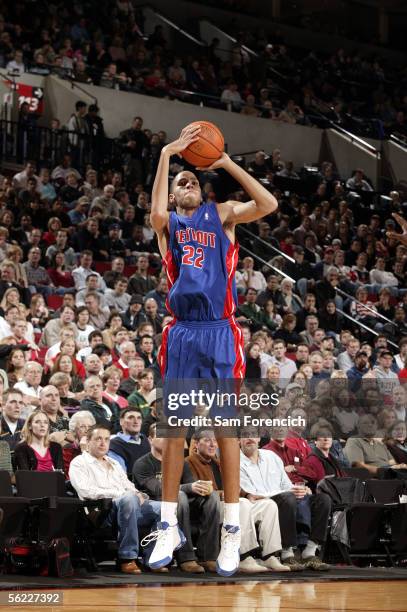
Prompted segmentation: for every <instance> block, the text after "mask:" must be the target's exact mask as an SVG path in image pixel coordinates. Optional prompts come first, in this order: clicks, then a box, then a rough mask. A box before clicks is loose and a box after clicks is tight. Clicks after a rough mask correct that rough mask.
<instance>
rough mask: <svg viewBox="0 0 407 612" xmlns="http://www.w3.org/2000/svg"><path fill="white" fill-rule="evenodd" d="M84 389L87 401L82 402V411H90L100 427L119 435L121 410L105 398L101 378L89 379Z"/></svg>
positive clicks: (93, 377)
mask: <svg viewBox="0 0 407 612" xmlns="http://www.w3.org/2000/svg"><path fill="white" fill-rule="evenodd" d="M84 387H85V399H83V400H82V401H81V410H88V411H89V412H91V413H92V414H93V416H94V417H95V419H96V423H97V424H98V425H103V427H107V428H108V429H109V430H110V431H111V432H112V433H117V432H118V431H119V430H120V408H119V406H118V405H117V404H116V402H110V401H109V400H107V399H106V398H104V397H103V385H102V381H101V380H100V378H99V376H90V377H89V378H87V379H86V380H85V383H84Z"/></svg>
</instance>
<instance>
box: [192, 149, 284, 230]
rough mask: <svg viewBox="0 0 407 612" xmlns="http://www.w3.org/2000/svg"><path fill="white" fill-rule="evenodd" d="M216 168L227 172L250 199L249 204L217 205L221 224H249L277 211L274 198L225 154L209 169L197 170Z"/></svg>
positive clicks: (229, 202)
mask: <svg viewBox="0 0 407 612" xmlns="http://www.w3.org/2000/svg"><path fill="white" fill-rule="evenodd" d="M218 168H223V169H224V170H226V171H227V172H229V174H230V175H231V176H233V178H234V179H236V180H237V181H238V183H240V184H241V186H242V187H243V189H244V190H245V192H246V193H248V194H249V196H250V197H251V198H252V199H251V200H250V201H249V202H233V201H228V202H224V203H223V204H219V206H218V210H219V215H220V217H221V219H222V221H223V223H230V224H232V225H234V224H236V223H250V222H251V221H256V219H261V218H262V217H265V216H266V215H269V214H270V213H273V212H274V211H276V210H277V207H278V202H277V200H276V198H275V197H274V196H273V195H272V194H271V193H270V192H269V191H267V189H265V187H263V185H262V184H261V183H259V181H257V180H256V179H255V178H253V177H252V176H250V174H248V173H247V172H246V170H243V168H241V167H240V166H238V165H237V164H235V162H234V161H232V160H231V159H230V157H229V155H227V154H226V153H223V154H222V157H221V158H220V159H218V160H217V161H216V162H215V163H214V164H212V165H211V166H210V167H209V168H199V170H208V169H209V170H217V169H218Z"/></svg>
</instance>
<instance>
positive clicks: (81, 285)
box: [72, 250, 106, 291]
mask: <svg viewBox="0 0 407 612" xmlns="http://www.w3.org/2000/svg"><path fill="white" fill-rule="evenodd" d="M92 264H93V255H92V251H89V250H85V251H82V253H81V255H80V265H79V266H78V267H77V268H75V269H74V270H73V271H72V276H73V279H74V281H75V289H76V290H77V291H80V290H81V289H86V279H87V277H88V276H89V274H96V275H97V276H98V277H100V274H98V272H95V271H94V270H92ZM99 286H100V289H101V290H102V291H103V290H105V289H106V284H105V281H104V280H103V278H101V277H100V280H99Z"/></svg>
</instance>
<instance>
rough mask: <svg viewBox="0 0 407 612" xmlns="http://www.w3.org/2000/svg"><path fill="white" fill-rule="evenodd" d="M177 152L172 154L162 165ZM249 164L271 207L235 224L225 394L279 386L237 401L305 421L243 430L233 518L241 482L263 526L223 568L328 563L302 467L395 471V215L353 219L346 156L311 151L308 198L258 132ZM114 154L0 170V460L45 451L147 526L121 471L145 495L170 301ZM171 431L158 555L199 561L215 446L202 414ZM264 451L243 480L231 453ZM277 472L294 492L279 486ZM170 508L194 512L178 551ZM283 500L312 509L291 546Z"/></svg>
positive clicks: (400, 264)
mask: <svg viewBox="0 0 407 612" xmlns="http://www.w3.org/2000/svg"><path fill="white" fill-rule="evenodd" d="M132 129H133V131H134V132H136V135H134V134H133V136H131V137H129V142H136V141H137V139H138V138H139V139H140V141H141V140H143V142H148V135H149V133H148V130H144V131H143V129H142V119H141V118H135V119H134V122H133V128H132ZM70 151H71V153H72V148H70ZM73 153H74V151H73ZM171 167H172V166H171ZM178 169H179V160H178V162H177V165H176V167H175V169H174V168H173V167H172V170H173V171H176V170H178ZM248 170H249V172H251V173H252V174H253V175H255V176H256V177H257V178H260V179H262V180H266V181H267V182H268V185H269V188H270V189H272V190H273V191H274V194H275V196H276V198H277V200H278V202H279V209H278V211H277V213H276V214H274V215H271V216H270V217H266V218H264V219H262V220H261V221H259V222H256V223H253V224H251V225H249V226H248V231H249V233H247V232H246V233H245V232H244V231H243V230H240V235H239V242H240V243H241V247H242V251H241V260H240V262H239V265H238V271H237V273H236V289H237V294H238V307H237V312H236V317H237V320H238V321H239V323H240V325H241V328H242V333H243V338H244V345H245V352H246V363H247V371H246V382H245V385H244V387H243V388H242V393H243V394H244V393H246V394H247V396H248V397H249V398H250V397H251V396H252V394H254V393H258V391H259V386H260V387H261V388H265V389H266V390H267V392H269V393H270V394H275V395H276V396H277V397H278V398H279V402H278V406H277V407H276V408H275V409H273V410H271V409H270V408H268V409H267V410H266V409H264V410H263V409H261V410H259V411H258V414H257V413H256V416H260V417H267V416H277V417H284V416H290V417H292V418H294V417H297V418H298V417H300V418H301V417H302V419H303V422H304V425H298V426H290V427H287V428H284V427H283V428H280V429H267V428H262V429H261V430H260V431H259V432H255V433H254V434H253V432H251V433H250V432H249V433H248V434H245V435H244V436H243V438H242V441H241V448H242V461H241V464H242V468H241V486H242V492H241V495H242V500H244V501H242V509H241V511H242V517H243V518H242V520H243V521H247V525H250V524H251V520H252V518H250V517H251V515H250V512H249V514H247V512H248V511H249V510H250V507H251V506H247V504H246V501H247V500H248V501H249V503H250V504H252V505H253V508H254V507H256V512H257V514H256V517H257V518H258V519H259V520H260V521H264V530H265V533H267V534H268V539H266V540H264V539H263V540H262V541H263V544H264V547H265V549H264V551H263V553H264V554H263V556H262V557H261V558H258V559H257V560H255V559H254V558H253V554H252V553H253V547H254V540H253V538H256V537H257V536H256V534H255V533H253V532H250V531H249V532H246V531H244V538H245V539H244V543H245V546H244V549H245V550H242V559H241V571H246V572H249V573H250V572H258V571H268V570H270V569H274V570H275V569H277V570H279V571H285V569H287V568H289V569H290V571H296V570H299V569H302V568H303V566H304V565H307V563H308V567H310V568H312V569H316V570H323V569H328V568H327V567H325V565H326V564H323V563H322V561H321V559H320V558H319V557H318V555H317V554H316V550H317V547H318V546H319V545H321V544H323V543H324V541H325V540H326V537H327V525H328V517H329V512H330V506H329V504H327V502H326V500H325V501H323V500H321V498H320V497H318V495H316V494H315V491H316V484H317V482H318V481H319V480H320V479H321V478H322V477H323V476H324V475H332V474H336V475H338V476H340V475H343V473H344V472H345V470H346V469H347V468H349V466H353V467H361V468H365V469H366V470H368V472H369V473H370V474H371V475H372V476H380V477H386V475H388V474H389V473H394V472H395V470H398V471H399V473H400V474H403V473H404V469H405V466H406V465H407V445H406V438H407V432H406V421H407V394H406V389H407V387H406V386H405V385H403V383H404V382H405V379H406V372H407V324H406V314H407V298H406V295H407V290H406V284H405V267H406V261H407V256H406V248H405V246H403V245H402V244H399V243H398V241H397V240H396V239H394V238H391V237H389V236H388V235H387V232H388V231H392V230H393V231H394V230H395V225H396V224H395V221H394V220H393V219H392V218H391V216H390V213H389V216H384V217H383V214H382V213H381V214H376V213H375V212H374V211H372V210H370V209H369V210H370V213H369V218H368V217H367V216H366V210H367V209H366V210H365V211H364V213H363V219H362V222H360V223H359V222H358V221H357V220H355V219H358V215H359V213H360V211H358V210H357V207H355V206H352V205H350V203H349V202H350V201H349V194H355V193H359V194H362V195H363V194H364V193H368V194H369V193H370V191H369V189H370V188H371V187H370V182H369V179H368V177H365V175H364V173H363V170H362V169H358V170H357V171H356V172H355V174H354V176H353V177H351V178H350V179H349V180H348V181H347V182H346V181H341V180H340V177H338V176H337V175H336V174H335V173H334V172H333V169H332V166H331V165H330V164H328V163H324V164H322V166H321V168H320V169H319V174H318V185H317V187H316V188H315V189H314V190H313V191H312V192H311V193H310V194H309V196H307V197H305V196H298V195H296V194H295V193H291V194H290V195H287V193H288V192H282V191H281V190H280V189H278V188H277V187H276V186H275V185H274V182H273V181H277V178H278V177H282V178H284V179H288V180H290V181H291V184H294V185H295V184H296V183H295V181H297V183H298V184H299V183H302V182H303V181H302V179H301V178H300V177H299V175H298V174H297V173H296V172H295V170H294V168H293V165H292V164H290V162H285V161H284V160H283V159H282V158H281V154H280V152H279V150H277V149H276V150H274V151H273V153H272V155H270V156H267V155H265V154H264V153H263V152H261V151H259V152H258V154H257V155H256V156H255V158H254V160H253V161H252V162H250V163H249V164H248ZM132 172H133V173H134V175H133V178H132V177H131V176H130V178H129V177H128V176H127V179H128V180H127V182H126V181H125V180H124V175H123V173H122V172H120V171H116V172H113V171H112V170H111V169H107V170H106V171H105V172H104V173H101V172H99V173H98V172H97V171H96V170H95V169H93V168H92V167H90V166H89V167H88V169H87V170H86V174H85V175H84V176H83V175H81V173H80V172H79V171H78V169H77V168H76V167H75V165H74V162H73V158H72V156H71V155H70V154H66V155H65V156H64V157H63V159H62V160H61V161H60V163H59V164H58V165H56V166H55V167H54V168H46V167H42V168H41V167H38V166H37V165H36V163H35V162H27V164H26V166H25V168H24V169H23V170H22V171H20V172H18V173H16V174H15V175H14V176H11V177H7V176H2V178H1V193H2V200H1V202H2V204H1V212H0V257H1V261H0V300H1V301H0V308H1V316H0V359H1V363H0V365H1V368H0V387H1V389H2V391H4V395H3V396H2V397H3V400H2V418H1V429H0V442H1V460H0V467H2V468H5V469H8V470H10V472H13V471H14V470H16V469H17V470H18V469H30V470H38V471H49V470H54V469H58V470H63V471H64V473H65V475H66V478H67V479H68V478H70V480H71V482H72V484H73V486H74V488H75V489H76V490H77V492H78V494H79V496H80V497H89V496H90V497H92V495H94V496H95V497H100V496H102V497H103V496H106V497H109V496H112V491H116V493H115V494H114V495H113V497H114V498H115V499H116V502H117V503H115V504H114V506H113V510H112V512H113V513H115V516H116V518H117V517H120V516H121V513H122V512H124V511H126V512H127V510H128V504H129V503H131V511H132V512H134V513H135V516H137V517H138V520H139V521H140V525H141V524H143V525H144V526H146V525H149V524H151V525H152V524H153V523H154V520H156V519H157V516H158V514H157V512H158V510H157V508H158V506H154V505H151V504H150V505H148V506H145V508H144V510H143V512H144V513H147V514H143V512H142V511H141V510H140V508H141V507H142V505H143V503H144V501H145V500H144V498H143V496H142V494H141V493H137V495H136V497H135V496H134V492H135V489H134V486H137V487H138V488H139V490H140V491H141V492H144V493H146V494H147V495H149V496H150V498H151V499H152V500H156V501H159V499H160V496H161V482H160V461H161V452H162V438H160V437H159V436H158V435H157V433H156V427H157V426H158V425H157V423H158V421H159V414H160V404H161V395H160V370H159V366H158V363H157V351H158V348H159V346H160V343H161V333H162V330H163V327H164V326H165V325H166V324H167V323H168V322H170V321H171V316H170V314H169V312H168V311H167V309H166V297H167V294H168V283H167V278H166V272H165V270H164V269H163V267H162V264H161V258H160V256H159V252H158V251H159V250H158V245H157V242H156V238H155V236H154V234H153V232H152V229H151V225H150V222H149V211H150V196H149V193H148V188H147V187H146V184H145V183H144V182H136V180H137V179H138V180H139V181H145V180H146V177H147V176H148V172H146V168H145V166H144V164H143V158H142V159H141V160H137V159H136V160H135V163H134V167H133V169H132ZM152 176H154V175H152ZM201 179H202V182H203V184H204V186H203V191H202V193H203V198H204V199H205V200H206V201H213V202H214V201H216V200H217V194H216V189H217V187H216V185H217V183H216V180H215V177H214V176H213V174H212V175H211V174H210V173H207V174H206V173H203V174H202V175H201ZM209 179H211V180H212V182H213V184H212V183H210V182H209ZM293 181H294V183H293ZM347 185H348V186H347ZM231 197H233V199H237V200H239V199H240V200H241V199H244V198H245V194H243V193H241V192H239V191H237V192H234V193H233V194H231ZM390 199H391V202H392V205H391V206H392V207H391V211H393V212H396V211H397V212H401V213H403V211H405V204H404V202H403V198H402V197H401V196H400V194H399V193H398V192H395V191H392V192H391V194H390ZM244 249H249V250H250V251H251V253H252V255H246V253H245V251H244ZM258 257H260V258H261V261H260V265H258V261H259V260H258V259H257V258H258ZM264 261H268V264H267V266H264V265H263V263H262V262H264ZM338 289H340V291H338ZM348 316H350V317H351V319H349V318H348ZM169 358H171V356H170V357H169ZM201 409H202V410H203V412H202V414H205V407H201ZM300 420H301V419H300ZM188 440H191V445H190V450H189V453H190V454H189V458H188V459H187V463H186V468H185V470H184V476H183V484H182V488H181V494H180V495H181V499H180V508H182V511H181V510H180V512H181V514H180V517H181V516H182V518H180V522H182V527H183V529H184V530H185V531H186V534H187V536H188V533H189V536H188V537H189V544H188V546H187V547H186V548H185V549H183V550H182V551H181V552H180V553H178V557H177V560H178V564H179V566H180V567H181V569H183V570H184V571H187V572H189V571H190V572H196V571H214V570H215V565H214V562H215V559H216V555H217V551H218V547H219V542H218V540H217V538H216V537H215V536H214V534H213V533H212V532H211V531H210V529H213V528H214V527H213V525H214V523H213V522H211V527H210V528H209V527H208V520H207V517H208V516H211V517H213V516H215V515H216V513H220V506H219V504H220V502H221V499H222V495H221V492H222V484H221V475H220V473H219V467H218V459H217V445H216V441H215V440H214V437H213V432H210V431H209V432H208V431H194V430H191V431H190V434H189V438H188ZM259 446H260V447H261V448H260V451H259ZM195 449H197V450H196V453H197V454H195ZM270 451H273V453H272V452H270ZM264 453H266V455H264ZM271 455H273V458H269V456H271ZM276 455H278V456H279V457H280V459H281V460H282V463H279V461H277V460H276V459H275V458H274V457H275V456H276ZM92 457H94V458H96V459H97V458H99V459H100V458H101V457H107V459H106V461H107V462H110V464H111V465H112V466H113V469H114V472H113V473H112V474H110V473H109V474H110V475H109V478H108V479H107V480H106V482H105V481H103V479H101V474H99V473H94V472H93V470H95V469H96V468H95V467H94V464H93V463H92V460H91V458H92ZM209 459H210V461H209ZM208 461H209V463H210V467H211V470H212V469H213V470H214V471H213V473H212V472H210V471H208ZM264 461H266V463H267V462H268V461H271V462H274V463H276V461H277V464H276V465H277V467H278V469H279V470H281V474H280V477H279V478H280V480H279V483H278V486H277V484H276V483H271V482H270V483H269V484H268V485H264V484H263V488H262V487H261V486H260V484H259V482H258V481H256V480H254V481H251V480H250V477H249V475H250V469H249V468H250V463H253V462H258V463H259V465H260V464H262V465H263V464H264ZM71 462H73V463H72V465H73V466H74V467H73V468H70V465H71ZM264 465H265V464H264ZM389 470H390V472H389ZM85 476H86V478H85ZM128 477H130V479H131V481H132V482H130V481H129V480H128ZM204 481H211V483H212V484H211V486H209V485H207V484H205V482H204ZM302 481H304V482H305V483H306V485H303V484H302ZM93 482H95V483H97V486H96V484H95V486H93V488H92V486H91V484H92V483H93ZM103 482H105V486H104V485H103ZM202 483H204V484H202ZM294 485H298V486H294ZM264 486H266V487H268V486H270V487H271V489H270V490H273V491H276V490H278V491H280V493H278V494H275V495H274V496H273V499H272V500H268V501H269V502H273V503H274V504H275V506H273V505H272V504H271V505H270V504H267V503H266V501H264V502H262V504H257V502H258V501H259V500H258V499H257V498H256V497H260V496H262V494H263V493H265V491H264V490H263V489H264ZM211 487H213V488H214V491H212V489H211ZM291 489H292V491H293V492H294V496H291V495H289V496H288V497H287V492H290V491H291ZM280 496H281V497H280ZM129 498H131V500H132V501H131V502H129ZM135 500H136V501H135ZM137 500H138V501H137ZM301 500H302V501H301ZM123 504H124V506H123ZM126 504H127V505H126ZM134 504H136V505H134ZM245 504H246V506H245ZM256 504H257V505H256ZM260 506H261V507H260ZM303 506H305V509H304V507H303ZM308 506H309V507H308ZM126 508H127V510H126ZM188 508H189V509H190V510H191V512H192V509H193V515H194V516H195V517H197V520H198V521H201V522H202V524H201V532H200V533H201V539H200V540H199V543H198V549H197V551H196V552H195V551H194V549H193V545H192V540H191V537H190V526H189V523H188V521H189V518H188V513H187V510H188ZM296 508H297V509H296ZM301 508H302V510H301ZM272 510H273V512H272ZM253 511H254V510H253ZM245 512H246V514H245ZM296 512H297V513H298V512H303V513H305V514H304V516H305V517H306V516H311V519H309V521H308V523H309V524H308V528H307V532H306V533H305V534H304V533H303V534H302V535H301V533H300V532H299V533H298V542H301V544H302V545H303V549H304V551H305V552H304V554H303V556H302V558H300V559H298V558H296V557H294V556H293V546H295V542H294V540H293V536H292V534H293V524H294V523H295V520H296V519H295V513H296ZM309 512H311V515H310V514H309ZM147 515H148V516H147ZM256 520H257V519H256ZM297 520H299V519H298V514H297ZM303 521H306V518H302V519H301V521H300V522H303ZM209 522H210V521H209ZM245 524H246V523H245ZM215 525H216V522H215ZM247 529H248V527H247ZM122 535H123V534H122ZM130 536H131V538H133V540H132V541H133V548H132V549H131V552H129V551H128V550H127V552H123V549H120V546H121V544H120V542H119V555H121V561H122V563H121V568H122V571H126V572H130V573H137V572H138V571H139V568H138V566H137V565H135V564H134V559H135V557H136V556H137V554H138V552H139V543H138V535H137V529H136V531H134V529H133V531H132V533H131V534H130V535H129V537H130ZM126 538H127V536H126ZM126 538H125V541H126V542H127V541H128V540H127V539H126ZM208 538H210V545H208V544H207V542H208ZM187 539H188V538H187ZM121 542H122V543H123V540H121ZM120 550H122V552H121V553H120ZM278 550H282V551H283V552H282V554H281V557H280V558H278V557H277V556H276V555H275V554H274V553H276V552H277V551H278ZM136 553H137V554H136ZM307 559H308V561H307ZM198 566H199V567H198ZM282 566H284V567H283V568H282ZM261 567H262V568H263V569H259V568H261ZM284 568H285V569H284Z"/></svg>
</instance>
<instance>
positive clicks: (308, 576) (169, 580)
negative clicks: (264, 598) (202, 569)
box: [0, 566, 407, 591]
mask: <svg viewBox="0 0 407 612" xmlns="http://www.w3.org/2000/svg"><path fill="white" fill-rule="evenodd" d="M274 580H284V581H295V582H326V581H359V580H362V581H364V580H366V581H369V580H370V581H371V580H407V569H402V568H381V567H372V568H360V567H340V566H335V567H332V569H331V571H329V572H312V571H308V572H292V573H287V572H284V573H278V572H273V573H271V572H268V573H267V574H264V573H260V574H235V575H234V576H231V577H229V578H223V577H222V576H218V575H217V574H185V573H184V572H181V571H179V570H176V569H174V570H172V571H170V572H168V574H153V573H150V572H145V573H142V574H140V575H136V576H127V575H124V574H120V573H119V572H116V571H114V570H113V567H112V566H104V567H102V568H101V570H100V571H99V572H96V573H85V574H83V575H79V574H76V575H74V576H72V577H71V578H51V577H44V576H21V575H20V576H19V575H9V574H3V575H2V576H1V578H0V590H8V591H9V590H14V589H15V590H24V589H41V588H44V589H75V588H89V589H91V588H108V587H118V586H133V585H137V586H139V587H140V586H153V585H159V584H163V585H181V584H190V583H199V584H208V583H212V584H233V583H240V582H248V581H258V582H272V581H274Z"/></svg>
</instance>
